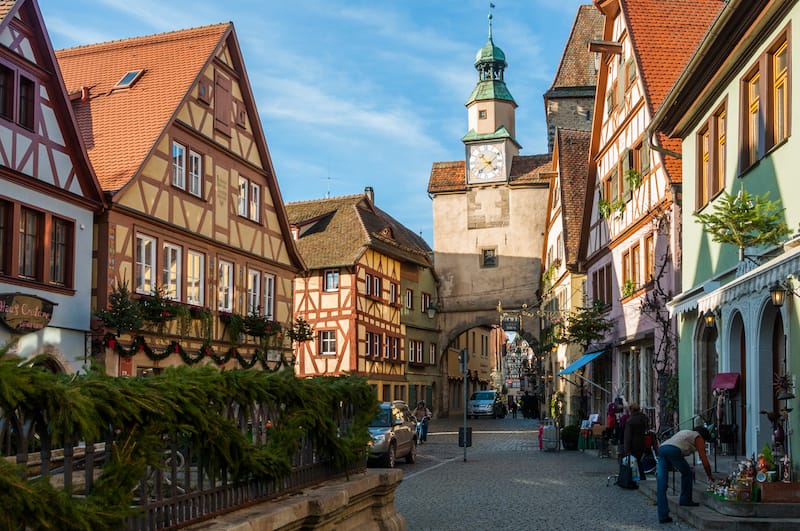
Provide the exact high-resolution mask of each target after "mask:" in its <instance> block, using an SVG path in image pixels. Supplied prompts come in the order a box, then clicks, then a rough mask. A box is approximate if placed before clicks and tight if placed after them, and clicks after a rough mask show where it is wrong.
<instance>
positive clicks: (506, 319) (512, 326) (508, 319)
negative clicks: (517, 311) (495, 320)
mask: <svg viewBox="0 0 800 531" xmlns="http://www.w3.org/2000/svg"><path fill="white" fill-rule="evenodd" d="M502 325H503V330H505V331H506V332H519V315H504V316H503V321H502Z"/></svg>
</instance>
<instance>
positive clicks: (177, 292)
mask: <svg viewBox="0 0 800 531" xmlns="http://www.w3.org/2000/svg"><path fill="white" fill-rule="evenodd" d="M163 267H164V269H163V271H162V277H161V285H162V287H163V289H164V297H166V298H167V299H174V300H180V298H181V278H180V272H181V249H180V248H179V247H175V246H174V245H165V246H164V260H163Z"/></svg>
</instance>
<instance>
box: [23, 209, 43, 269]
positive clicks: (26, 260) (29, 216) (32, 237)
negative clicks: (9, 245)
mask: <svg viewBox="0 0 800 531" xmlns="http://www.w3.org/2000/svg"><path fill="white" fill-rule="evenodd" d="M41 217H42V215H41V214H40V213H39V212H35V211H33V210H29V209H27V208H23V209H22V215H21V219H20V225H19V232H20V235H19V236H20V238H19V275H20V276H22V277H26V278H36V265H37V262H38V260H39V249H38V240H39V227H40V225H41Z"/></svg>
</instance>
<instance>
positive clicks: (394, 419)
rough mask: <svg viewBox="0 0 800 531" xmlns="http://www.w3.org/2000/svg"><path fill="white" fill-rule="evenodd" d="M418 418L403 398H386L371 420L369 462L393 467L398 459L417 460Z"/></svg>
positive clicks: (407, 461)
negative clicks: (393, 399) (391, 399)
mask: <svg viewBox="0 0 800 531" xmlns="http://www.w3.org/2000/svg"><path fill="white" fill-rule="evenodd" d="M416 426H417V419H416V418H415V417H414V414H413V413H412V412H411V410H410V409H409V407H408V404H406V403H405V402H403V401H402V400H395V401H394V402H384V403H382V404H381V405H380V411H379V413H378V415H377V416H376V417H375V419H374V420H373V421H372V422H370V424H369V433H370V435H371V436H372V440H371V441H370V443H369V452H368V462H369V463H370V464H378V465H379V466H384V467H388V468H394V465H395V463H396V460H397V459H400V458H402V457H405V459H406V463H414V462H415V461H416V460H417V431H416Z"/></svg>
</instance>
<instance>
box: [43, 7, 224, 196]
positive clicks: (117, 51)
mask: <svg viewBox="0 0 800 531" xmlns="http://www.w3.org/2000/svg"><path fill="white" fill-rule="evenodd" d="M231 29H232V25H231V24H230V23H224V24H216V25H212V26H204V27H200V28H193V29H186V30H181V31H174V32H169V33H162V34H158V35H151V36H146V37H135V38H132V39H126V40H119V41H113V42H107V43H101V44H92V45H88V46H80V47H77V48H70V49H65V50H59V51H57V52H56V56H57V58H58V61H59V64H60V66H61V71H62V73H63V76H64V82H65V84H66V87H67V90H68V91H69V92H74V91H78V90H80V89H81V87H87V88H88V89H89V100H88V101H87V102H83V101H80V100H77V101H76V102H75V105H74V109H75V115H76V118H77V120H78V124H79V126H80V129H81V132H82V135H83V139H84V142H85V143H86V147H87V151H88V153H89V158H90V159H91V161H92V165H93V166H94V168H95V171H96V173H97V176H98V179H99V181H100V184H101V186H102V187H103V189H104V190H106V191H117V190H119V189H120V188H122V187H123V186H124V185H125V184H126V183H127V182H128V181H129V180H130V179H131V178H132V177H133V176H134V175H135V173H136V172H137V170H138V169H139V166H140V165H141V164H142V163H143V162H144V161H145V160H146V158H147V154H148V153H149V152H150V150H152V149H153V147H154V145H155V142H156V140H157V139H158V137H159V136H160V135H161V133H162V132H163V131H164V129H165V128H166V126H167V125H168V124H169V122H170V119H171V118H172V115H173V113H175V112H176V110H177V109H178V108H179V105H180V102H181V101H182V100H183V98H184V97H185V96H186V94H187V92H188V91H189V88H190V87H191V86H192V83H193V82H194V81H195V79H196V78H197V76H198V74H199V73H200V72H201V70H202V69H203V67H204V66H205V64H206V63H207V62H208V61H209V60H210V59H211V57H212V55H213V53H214V51H215V49H216V48H217V46H218V45H219V44H220V43H221V42H222V41H223V39H224V38H225V37H226V36H227V34H228V33H229V32H230V31H231ZM139 69H144V74H143V75H142V76H141V78H140V79H139V80H138V81H137V82H136V83H135V84H134V85H133V86H132V87H131V88H129V89H117V90H113V87H114V85H116V84H117V82H118V81H119V80H120V79H121V78H122V76H124V75H125V73H127V72H129V71H131V70H139ZM133 131H135V134H131V132H133Z"/></svg>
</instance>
